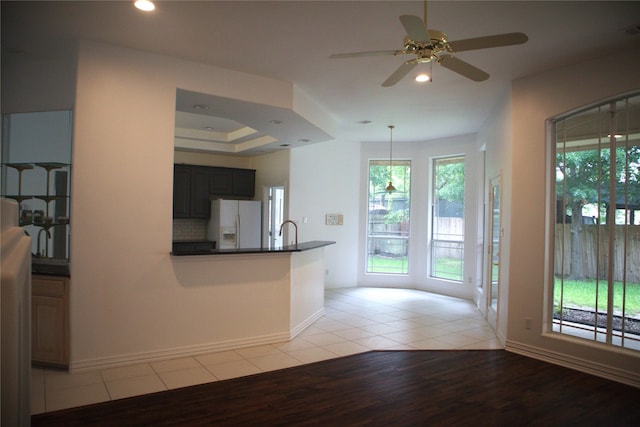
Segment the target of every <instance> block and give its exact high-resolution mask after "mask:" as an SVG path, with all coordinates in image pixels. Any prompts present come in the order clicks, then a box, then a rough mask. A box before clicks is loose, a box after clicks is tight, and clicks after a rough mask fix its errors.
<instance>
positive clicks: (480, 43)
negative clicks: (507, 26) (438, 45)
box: [449, 33, 529, 52]
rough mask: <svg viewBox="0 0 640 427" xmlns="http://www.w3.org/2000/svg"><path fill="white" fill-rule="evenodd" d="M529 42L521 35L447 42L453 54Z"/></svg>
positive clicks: (510, 34) (502, 35)
mask: <svg viewBox="0 0 640 427" xmlns="http://www.w3.org/2000/svg"><path fill="white" fill-rule="evenodd" d="M527 40H529V37H527V35H526V34H523V33H505V34H496V35H493V36H485V37H476V38H472V39H463V40H456V41H452V42H449V46H451V48H452V49H453V50H454V52H464V51H466V50H476V49H487V48H490V47H500V46H511V45H514V44H522V43H526V42H527Z"/></svg>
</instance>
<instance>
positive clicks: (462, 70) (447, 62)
mask: <svg viewBox="0 0 640 427" xmlns="http://www.w3.org/2000/svg"><path fill="white" fill-rule="evenodd" d="M438 63H439V64H440V65H442V66H443V67H444V68H447V69H449V70H451V71H453V72H455V73H458V74H460V75H462V76H464V77H466V78H468V79H471V80H473V81H476V82H481V81H483V80H487V79H488V78H489V74H487V73H485V72H484V71H482V70H481V69H479V68H476V67H474V66H473V65H471V64H469V63H468V62H465V61H463V60H461V59H458V58H456V57H454V56H451V55H442V56H440V58H439V59H438Z"/></svg>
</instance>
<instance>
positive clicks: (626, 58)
mask: <svg viewBox="0 0 640 427" xmlns="http://www.w3.org/2000/svg"><path fill="white" fill-rule="evenodd" d="M638 70H640V50H635V51H627V52H624V53H621V54H617V55H611V56H608V57H599V58H598V60H597V61H589V62H586V63H581V64H575V65H572V66H568V67H564V68H561V69H557V70H553V71H552V72H547V73H543V74H539V75H535V76H531V77H527V78H523V79H520V80H516V81H514V82H513V100H512V106H513V135H512V139H513V148H512V158H511V161H512V169H513V171H514V173H513V174H512V177H511V178H512V179H511V181H512V191H511V199H512V204H511V215H510V219H511V226H510V236H509V239H510V254H509V256H510V265H509V319H508V325H507V345H508V348H511V349H514V350H516V351H521V352H529V353H532V354H537V355H540V356H541V357H550V358H556V359H559V360H561V361H565V362H567V361H569V362H571V363H574V364H580V365H582V366H583V367H586V368H587V369H590V370H593V371H596V372H598V371H605V370H607V371H610V372H619V371H617V370H627V373H623V374H622V375H629V373H630V372H634V373H635V375H636V378H635V380H636V382H637V383H640V362H639V361H640V359H639V358H638V354H637V352H625V351H620V350H617V349H613V350H608V349H606V348H605V347H604V346H595V345H593V344H591V343H589V342H587V341H581V340H578V339H569V338H563V337H558V335H557V334H553V335H552V334H545V333H544V301H545V285H546V280H545V268H544V267H545V260H546V258H545V221H544V218H545V212H546V211H545V209H546V201H547V197H546V188H545V179H546V171H545V160H546V157H545V156H546V143H545V120H547V119H549V118H551V117H553V116H556V115H559V114H561V113H564V112H567V111H570V110H572V109H575V108H577V107H579V106H583V105H586V104H590V103H593V102H595V101H598V100H600V99H604V98H606V97H609V96H613V95H617V94H621V93H623V92H625V91H630V90H637V89H639V88H640V80H639V78H638ZM516 171H517V172H516ZM526 317H530V318H531V319H533V328H532V329H531V330H526V329H525V327H524V325H525V320H524V319H525V318H526Z"/></svg>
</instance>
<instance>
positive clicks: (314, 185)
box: [289, 140, 362, 287]
mask: <svg viewBox="0 0 640 427" xmlns="http://www.w3.org/2000/svg"><path fill="white" fill-rule="evenodd" d="M359 158H360V144H359V143H357V142H354V141H338V140H336V141H331V142H323V143H321V144H314V145H310V146H308V147H304V148H296V149H294V150H291V186H290V197H289V200H290V203H291V205H290V208H289V212H290V219H293V220H295V221H297V222H298V233H299V241H301V242H303V241H308V240H330V241H335V242H336V244H335V245H331V246H327V247H326V248H325V256H326V259H325V262H326V270H327V274H326V277H325V279H326V286H327V287H345V286H356V285H357V264H358V261H357V260H358V227H359V224H360V222H361V221H362V217H361V215H360V211H359V192H360V166H359V160H358V159H359ZM328 213H329V214H342V215H344V225H326V224H325V215H326V214H328ZM304 218H307V222H306V223H305V222H304Z"/></svg>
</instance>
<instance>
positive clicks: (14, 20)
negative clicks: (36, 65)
mask: <svg viewBox="0 0 640 427" xmlns="http://www.w3.org/2000/svg"><path fill="white" fill-rule="evenodd" d="M402 14H413V15H417V16H419V17H422V16H423V2H422V1H327V0H324V1H281V2H272V1H231V2H226V1H197V2H191V1H160V2H157V9H156V10H155V11H154V12H152V13H149V14H144V13H142V12H140V11H138V10H137V9H135V8H134V7H133V6H132V4H131V2H130V1H116V2H114V1H107V2H96V1H72V2H58V1H51V2H18V3H16V4H14V3H13V2H7V1H2V49H3V56H4V57H5V58H6V56H5V55H7V54H12V53H13V54H15V53H16V52H20V54H21V55H32V56H34V57H36V56H43V57H47V56H48V57H50V56H52V55H63V54H66V53H67V52H68V51H69V49H70V48H71V47H72V46H73V44H74V40H75V39H77V38H88V39H92V40H96V41H102V42H108V43H112V44H117V45H122V46H126V47H130V48H135V49H141V50H146V51H151V52H156V53H160V54H165V55H170V56H173V57H177V58H182V59H186V60H190V61H196V62H202V63H206V64H211V65H215V66H220V67H224V68H228V69H231V70H237V71H242V72H247V73H251V74H256V75H260V76H265V77H270V78H275V79H279V80H283V81H287V82H292V83H294V84H295V85H296V86H297V87H299V88H300V89H301V90H302V91H303V92H304V93H306V94H307V95H308V96H309V97H310V98H312V99H313V100H315V101H316V102H317V103H318V104H319V105H320V106H321V107H322V108H323V109H325V110H326V111H327V112H328V113H329V114H330V115H331V116H332V117H333V118H334V120H335V121H336V123H337V127H336V129H335V131H332V135H330V136H329V135H326V134H325V135H324V136H325V138H324V139H331V137H334V138H340V139H343V138H344V139H354V140H358V141H387V140H388V136H389V135H388V129H387V126H388V125H390V124H393V125H395V126H396V128H395V129H394V141H418V140H429V139H434V138H440V137H446V136H450V135H459V134H465V133H472V132H475V131H477V130H478V129H479V128H480V126H481V125H482V123H483V122H484V120H485V119H486V118H487V116H488V114H489V113H490V112H491V109H492V108H493V106H494V105H495V103H496V101H497V99H498V97H499V96H500V94H502V93H504V91H505V90H507V89H508V86H509V82H510V81H511V80H513V79H517V78H520V77H524V76H527V75H530V74H535V73H539V72H541V71H545V70H549V69H552V68H555V67H559V66H562V65H566V64H570V63H575V62H579V61H585V60H589V59H591V60H593V61H598V60H600V58H601V57H603V56H605V55H606V54H608V53H611V52H613V51H618V50H625V49H632V48H637V47H638V46H640V35H639V34H638V33H640V31H639V28H640V27H639V25H640V2H638V1H622V2H614V1H602V2H596V1H551V2H543V1H496V2H486V1H467V2H463V1H429V3H428V27H429V28H430V29H438V30H441V31H444V32H445V33H446V34H447V36H448V39H449V40H450V41H452V40H459V39H465V38H471V37H479V36H485V35H492V34H499V33H506V32H523V33H525V34H527V35H528V37H529V41H528V42H527V43H526V44H524V45H518V46H509V47H500V48H494V49H486V50H480V51H473V52H461V53H458V54H456V56H457V57H458V58H460V59H463V60H465V61H467V62H469V63H471V64H473V65H475V66H476V67H478V68H481V69H483V70H485V71H486V72H488V73H489V74H490V75H491V77H490V78H489V79H488V80H486V81H484V82H479V83H478V82H473V81H471V80H468V79H466V78H464V77H462V76H460V75H457V74H455V73H453V72H451V71H449V70H447V69H444V68H442V67H439V66H437V65H434V66H433V82H432V83H428V84H422V85H419V84H417V83H415V82H414V81H413V79H412V78H411V76H407V78H405V79H404V80H402V81H401V82H400V83H398V84H397V85H395V86H392V87H388V88H383V87H381V83H382V82H383V81H384V80H385V79H386V78H387V77H388V76H389V75H390V74H391V73H392V72H393V71H394V70H395V69H396V68H397V67H398V66H399V65H400V64H401V63H402V62H403V61H404V60H406V59H409V57H394V56H375V57H366V58H352V59H329V58H328V57H329V55H330V54H332V53H343V52H354V51H366V50H394V49H401V48H402V41H403V37H404V35H405V33H404V30H403V28H402V26H401V24H400V22H399V20H398V16H399V15H402ZM611 65H612V67H615V64H611ZM220 101H225V100H224V99H223V100H221V99H219V98H218V99H214V100H213V102H214V103H215V102H220ZM187 102H188V101H187ZM240 110H242V108H240ZM262 113H264V112H262ZM228 118H230V117H227V119H228ZM231 119H233V121H234V122H236V123H235V124H234V123H229V122H220V121H219V120H218V121H217V122H216V124H215V125H212V127H215V126H219V127H220V128H219V129H216V130H219V131H220V132H222V131H223V128H222V126H226V127H225V128H224V132H227V133H228V132H230V131H231V130H234V129H231V128H233V127H234V126H237V125H240V127H242V126H243V125H249V123H247V119H249V118H248V117H243V115H242V114H240V116H238V117H231ZM293 119H294V121H296V120H299V119H300V118H299V117H294V118H293ZM248 121H250V120H248ZM362 121H371V123H369V124H362V123H361V122H362ZM284 124H285V125H286V124H287V123H284ZM298 125H299V126H303V127H304V126H306V125H308V122H307V123H305V121H304V120H301V122H300V123H298ZM298 125H296V126H298ZM188 126H189V125H187V124H184V127H188ZM194 126H195V125H194ZM197 126H200V127H201V126H202V124H201V123H198V125H197ZM229 126H231V128H229ZM249 126H250V125H249ZM250 127H251V126H250ZM285 127H288V126H285ZM293 127H295V126H292V129H291V133H292V134H291V135H290V136H287V132H288V131H289V130H288V129H279V130H278V131H277V132H279V134H278V135H277V137H276V139H277V141H276V142H275V143H274V144H273V148H280V147H279V146H280V145H281V143H283V142H287V143H291V144H292V146H297V145H303V144H304V142H301V141H300V139H304V138H302V137H301V136H300V129H296V130H295V132H293ZM312 128H313V127H312ZM312 128H309V129H307V130H308V131H309V132H311V131H312V130H313V129H312ZM200 131H202V129H201V128H200ZM257 131H258V136H264V135H269V136H274V135H273V133H272V132H271V130H265V129H257ZM313 131H316V132H318V134H317V135H315V136H314V138H315V137H317V138H319V139H322V133H323V132H322V130H320V129H317V128H316V129H315V130H313ZM294 133H295V134H294ZM245 138H246V137H245ZM309 139H312V140H313V138H309ZM243 141H246V139H245V140H243Z"/></svg>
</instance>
